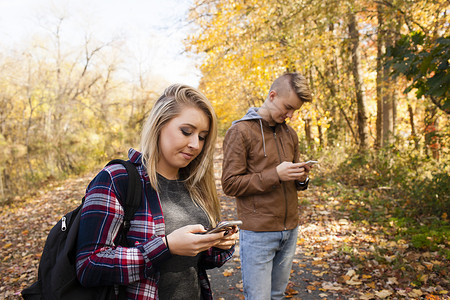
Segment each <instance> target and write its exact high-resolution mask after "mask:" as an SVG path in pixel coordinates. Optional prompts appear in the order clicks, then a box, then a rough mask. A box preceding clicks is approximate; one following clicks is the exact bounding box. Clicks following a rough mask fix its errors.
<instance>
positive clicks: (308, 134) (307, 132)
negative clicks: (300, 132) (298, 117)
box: [305, 118, 314, 149]
mask: <svg viewBox="0 0 450 300" xmlns="http://www.w3.org/2000/svg"><path fill="white" fill-rule="evenodd" d="M305 136H306V143H307V146H308V148H309V149H313V148H314V144H313V142H312V133H311V119H310V118H306V119H305Z"/></svg>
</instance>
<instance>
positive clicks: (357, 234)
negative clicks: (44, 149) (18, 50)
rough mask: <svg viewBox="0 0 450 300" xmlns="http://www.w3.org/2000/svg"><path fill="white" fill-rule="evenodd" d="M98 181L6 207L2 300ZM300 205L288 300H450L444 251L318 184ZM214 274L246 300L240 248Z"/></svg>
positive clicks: (68, 184)
mask: <svg viewBox="0 0 450 300" xmlns="http://www.w3.org/2000/svg"><path fill="white" fill-rule="evenodd" d="M216 154H217V155H216V160H215V171H216V174H215V176H216V183H217V187H218V192H219V196H220V199H221V205H222V213H223V219H235V218H236V206H235V200H234V199H233V198H230V197H227V196H225V195H224V194H223V192H222V190H221V186H220V175H221V161H222V154H221V147H220V145H218V149H217V151H216ZM316 171H318V170H316ZM94 176H95V173H89V174H86V175H84V176H79V177H77V178H70V179H67V180H64V181H61V182H55V183H49V184H48V185H47V186H45V187H44V188H41V189H40V190H39V191H38V192H37V193H35V194H34V195H30V196H27V197H26V198H23V199H16V202H14V203H13V204H12V205H9V206H3V207H2V209H1V211H0V249H1V252H0V274H2V275H1V277H0V299H20V298H21V297H20V291H21V290H22V289H23V288H24V287H26V286H28V285H29V284H30V283H31V282H33V281H34V280H35V278H36V275H37V266H38V263H39V258H40V255H41V253H42V249H43V246H44V242H45V239H46V237H47V234H48V232H49V230H50V229H51V228H52V227H53V225H54V224H55V223H56V222H57V221H58V220H59V218H60V217H61V216H62V215H63V214H64V213H66V212H68V211H70V210H72V209H73V208H75V207H76V206H78V205H79V203H80V202H81V198H82V197H83V194H84V191H85V188H86V186H87V184H88V183H89V182H90V180H91V179H92V178H93V177H94ZM313 176H314V174H313ZM313 182H314V181H313ZM299 202H300V206H299V211H298V212H299V216H300V226H299V238H298V242H297V249H296V255H295V260H294V263H293V266H292V272H291V278H290V283H289V285H288V288H287V298H291V299H302V300H304V299H362V300H364V299H449V297H448V290H449V272H448V261H447V260H446V259H445V257H442V256H440V255H439V253H438V252H419V251H417V250H415V249H413V248H411V247H410V246H409V245H408V243H407V242H405V241H403V240H397V241H396V240H394V239H393V238H392V236H390V233H389V228H383V227H381V226H379V225H374V224H369V223H368V222H359V223H354V222H352V221H351V218H350V213H351V210H352V207H353V206H352V204H351V203H349V201H347V200H346V199H343V197H342V196H341V195H339V193H338V192H336V191H335V190H334V189H332V188H327V187H324V186H322V187H317V186H314V184H311V185H310V187H309V189H308V190H306V191H303V192H300V193H299ZM208 274H209V276H210V280H211V284H212V288H213V292H214V298H215V299H219V300H220V299H224V300H233V299H243V298H244V297H243V294H242V278H241V273H240V261H239V242H238V243H237V246H236V254H235V255H234V257H233V259H232V260H231V261H229V262H227V263H226V264H225V265H224V266H223V267H222V268H220V269H214V270H209V271H208Z"/></svg>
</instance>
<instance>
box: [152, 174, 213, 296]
mask: <svg viewBox="0 0 450 300" xmlns="http://www.w3.org/2000/svg"><path fill="white" fill-rule="evenodd" d="M158 182H159V186H160V192H159V197H160V201H161V206H162V211H163V215H164V223H165V226H166V235H169V234H170V233H171V232H172V231H174V230H175V229H178V228H180V227H183V226H186V225H194V224H202V225H203V226H204V227H205V228H208V227H209V220H208V217H207V215H206V213H205V212H204V211H203V209H202V208H201V207H199V206H197V205H196V204H195V203H194V202H193V201H192V199H191V197H190V195H189V192H188V190H187V189H186V187H185V186H184V183H183V181H181V180H168V179H166V178H164V177H163V176H161V175H159V174H158ZM169 248H170V240H169ZM199 257H200V254H198V255H197V256H194V257H191V256H179V255H173V256H172V257H171V258H170V259H168V260H167V261H165V262H164V263H163V264H162V265H161V266H160V273H161V277H160V279H159V283H158V293H159V299H161V300H164V299H171V300H172V299H173V300H175V299H183V300H184V299H201V292H200V283H199V281H198V276H197V273H198V267H197V264H198V260H199Z"/></svg>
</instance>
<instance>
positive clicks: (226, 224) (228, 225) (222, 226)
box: [205, 220, 242, 233]
mask: <svg viewBox="0 0 450 300" xmlns="http://www.w3.org/2000/svg"><path fill="white" fill-rule="evenodd" d="M240 225H242V221H241V220H236V221H222V222H220V223H219V224H217V226H216V227H214V228H212V229H209V230H208V231H206V232H205V233H216V232H221V231H225V230H231V229H232V228H233V226H240Z"/></svg>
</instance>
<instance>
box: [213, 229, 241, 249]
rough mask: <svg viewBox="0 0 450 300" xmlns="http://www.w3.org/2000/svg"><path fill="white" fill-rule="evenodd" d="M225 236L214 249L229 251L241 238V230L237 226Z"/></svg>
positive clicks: (226, 232)
mask: <svg viewBox="0 0 450 300" xmlns="http://www.w3.org/2000/svg"><path fill="white" fill-rule="evenodd" d="M223 234H224V236H223V237H222V238H221V239H220V242H219V243H218V244H217V245H215V246H214V247H216V248H219V249H223V250H228V249H230V248H231V247H233V245H235V244H236V240H237V239H238V238H239V228H238V227H237V226H233V229H232V230H229V231H225V233H223Z"/></svg>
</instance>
